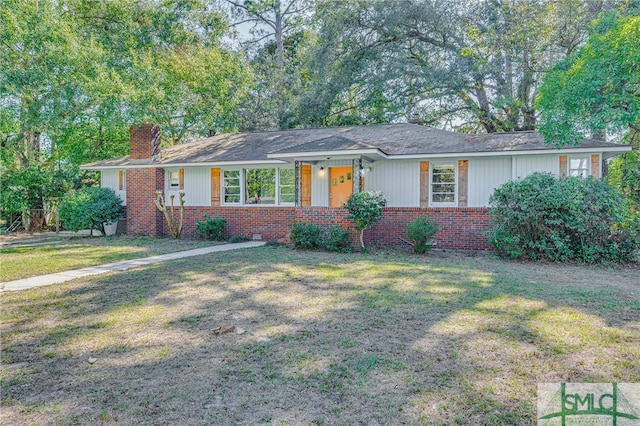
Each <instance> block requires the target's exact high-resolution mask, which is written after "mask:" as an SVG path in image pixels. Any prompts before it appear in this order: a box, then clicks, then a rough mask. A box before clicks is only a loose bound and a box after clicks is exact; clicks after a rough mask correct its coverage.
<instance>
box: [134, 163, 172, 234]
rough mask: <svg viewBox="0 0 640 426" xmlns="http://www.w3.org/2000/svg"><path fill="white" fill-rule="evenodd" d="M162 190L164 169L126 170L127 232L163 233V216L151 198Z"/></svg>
mask: <svg viewBox="0 0 640 426" xmlns="http://www.w3.org/2000/svg"><path fill="white" fill-rule="evenodd" d="M163 190H164V169H161V168H157V169H156V168H153V169H152V168H146V169H129V170H128V171H127V233H129V234H134V235H153V236H156V235H163V233H164V229H163V228H164V226H163V223H164V217H163V215H162V213H161V212H160V211H159V210H158V209H157V208H156V205H155V204H154V202H153V200H154V199H155V196H156V191H163Z"/></svg>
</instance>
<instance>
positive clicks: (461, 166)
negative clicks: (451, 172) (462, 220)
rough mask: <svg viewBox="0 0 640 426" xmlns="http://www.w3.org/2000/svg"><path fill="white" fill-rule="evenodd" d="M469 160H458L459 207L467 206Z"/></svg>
mask: <svg viewBox="0 0 640 426" xmlns="http://www.w3.org/2000/svg"><path fill="white" fill-rule="evenodd" d="M468 188H469V161H468V160H458V207H467V200H468V197H469V196H468V192H469V189H468Z"/></svg>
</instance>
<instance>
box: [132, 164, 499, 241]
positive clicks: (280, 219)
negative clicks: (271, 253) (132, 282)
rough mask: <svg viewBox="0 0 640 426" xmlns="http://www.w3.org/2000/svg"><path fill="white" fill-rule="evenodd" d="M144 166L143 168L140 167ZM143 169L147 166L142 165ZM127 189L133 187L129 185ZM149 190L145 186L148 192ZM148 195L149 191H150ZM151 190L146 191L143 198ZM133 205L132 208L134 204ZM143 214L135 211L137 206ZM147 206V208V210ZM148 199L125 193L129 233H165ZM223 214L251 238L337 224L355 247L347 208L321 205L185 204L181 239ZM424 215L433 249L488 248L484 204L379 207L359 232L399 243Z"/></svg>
mask: <svg viewBox="0 0 640 426" xmlns="http://www.w3.org/2000/svg"><path fill="white" fill-rule="evenodd" d="M142 170H144V169H142ZM147 170H149V169H147ZM128 188H129V189H131V188H133V186H129V187H128ZM149 191H150V189H148V190H147V193H148V194H149V193H150V192H149ZM151 194H152V193H151ZM151 196H152V195H149V200H152V199H151ZM134 206H136V207H134ZM140 208H142V209H144V211H146V212H147V213H145V214H141V213H140V211H142V210H139V211H138V209H140ZM149 211H151V213H150V214H149ZM156 212H157V209H156V207H155V205H153V202H152V201H151V202H150V203H146V204H144V205H143V203H141V202H137V204H135V203H134V202H133V200H131V201H130V198H129V192H127V228H128V231H129V233H133V234H146V235H167V230H166V226H165V225H164V218H163V217H162V215H161V214H160V213H159V212H157V213H156ZM205 214H206V215H209V216H210V217H212V218H214V217H217V216H222V217H224V218H226V219H227V232H228V234H229V235H230V236H238V235H241V236H243V237H246V238H249V239H251V238H253V235H254V234H259V235H260V236H261V238H262V240H264V241H277V240H280V241H286V240H288V236H289V231H290V229H291V225H293V223H294V222H295V221H306V222H313V223H316V224H318V225H333V224H338V225H340V226H342V227H344V228H347V229H349V230H350V231H351V232H352V235H353V244H354V247H357V244H358V242H357V235H356V232H355V229H354V228H353V223H352V222H351V221H350V220H349V219H347V215H348V213H347V211H346V210H345V209H342V208H337V209H332V208H327V207H242V206H238V207H231V206H224V207H185V208H184V228H183V233H182V236H183V237H184V238H195V237H196V226H195V225H196V221H197V220H201V219H202V218H203V217H204V215H205ZM424 215H428V216H430V217H432V218H433V219H435V220H436V221H437V222H438V223H439V224H440V230H439V231H438V233H437V234H436V236H435V239H436V241H437V243H436V248H440V249H455V250H490V249H492V247H491V245H490V244H489V242H488V241H487V238H486V237H485V236H484V235H483V233H484V231H485V230H487V228H488V227H489V213H488V211H487V209H485V208H403V207H388V208H385V209H384V214H383V217H382V219H381V220H380V221H379V222H377V223H376V224H375V225H373V226H372V227H371V228H369V229H367V230H366V231H365V244H367V245H372V246H402V245H406V243H404V242H403V241H402V238H404V233H405V226H406V224H407V223H409V222H411V221H412V220H414V219H416V218H418V217H420V216H424Z"/></svg>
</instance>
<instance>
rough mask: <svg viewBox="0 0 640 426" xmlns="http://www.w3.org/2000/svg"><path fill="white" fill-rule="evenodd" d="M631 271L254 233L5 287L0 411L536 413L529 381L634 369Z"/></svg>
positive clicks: (36, 415) (432, 420)
mask: <svg viewBox="0 0 640 426" xmlns="http://www.w3.org/2000/svg"><path fill="white" fill-rule="evenodd" d="M639 277H640V274H638V267H637V266H633V267H620V268H597V267H581V266H571V265H555V264H533V263H531V264H529V263H516V262H505V261H502V260H497V259H493V258H491V257H485V256H478V257H465V256H459V255H454V256H443V255H438V254H435V253H433V254H429V255H427V256H406V255H402V254H389V255H385V254H380V253H378V254H375V253H374V254H366V255H362V254H357V253H355V254H326V253H301V252H296V251H292V250H289V249H286V248H277V247H264V248H259V249H250V250H240V251H235V252H225V253H217V254H211V255H206V256H200V257H195V258H190V259H183V260H177V261H173V262H168V263H165V264H159V265H153V266H148V267H144V268H140V269H137V270H134V271H128V272H123V273H118V274H111V275H106V276H100V277H93V278H91V279H83V280H75V281H72V282H69V283H65V284H63V285H56V286H50V287H46V288H41V289H37V290H30V291H25V292H16V293H6V294H3V296H2V297H3V313H2V318H1V320H0V332H1V338H2V348H3V352H2V360H3V364H4V365H3V369H2V372H1V373H0V379H1V380H2V389H1V393H0V394H1V395H2V414H1V416H2V417H0V418H1V419H2V422H3V423H11V424H87V425H89V424H95V423H96V422H99V423H101V424H187V425H189V424H194V425H199V424H229V425H231V424H261V423H271V424H295V425H298V424H330V425H351V424H427V425H449V424H467V425H487V424H491V425H533V424H536V387H537V384H538V383H540V382H561V381H567V382H611V381H617V382H639V381H640V358H639V357H638V353H640V291H638V289H639V288H640V278H639ZM233 325H235V326H236V327H240V328H242V329H243V330H244V333H242V334H236V333H228V334H222V335H219V334H216V333H214V331H213V330H215V329H217V328H218V327H221V326H223V327H228V326H233ZM89 357H94V358H96V359H97V361H96V362H95V363H93V364H89V363H88V362H87V360H88V358H89Z"/></svg>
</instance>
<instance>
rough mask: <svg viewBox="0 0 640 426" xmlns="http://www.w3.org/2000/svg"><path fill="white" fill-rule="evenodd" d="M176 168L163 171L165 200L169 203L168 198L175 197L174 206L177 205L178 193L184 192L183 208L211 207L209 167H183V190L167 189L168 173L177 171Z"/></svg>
mask: <svg viewBox="0 0 640 426" xmlns="http://www.w3.org/2000/svg"><path fill="white" fill-rule="evenodd" d="M177 170H179V169H178V168H169V169H165V198H167V203H169V197H170V196H171V195H175V196H176V198H175V205H177V203H178V193H179V192H184V205H185V206H210V205H211V167H185V168H184V189H182V190H180V189H177V188H171V189H170V188H169V182H168V179H169V171H177Z"/></svg>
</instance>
